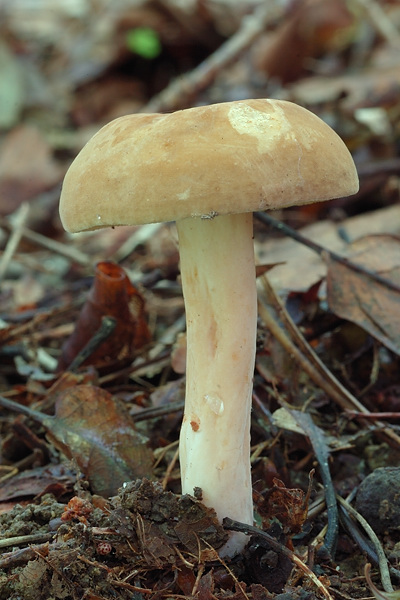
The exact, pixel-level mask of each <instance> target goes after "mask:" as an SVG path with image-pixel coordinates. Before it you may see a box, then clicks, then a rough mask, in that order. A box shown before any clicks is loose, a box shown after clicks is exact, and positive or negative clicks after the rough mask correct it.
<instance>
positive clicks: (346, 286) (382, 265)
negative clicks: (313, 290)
mask: <svg viewBox="0 0 400 600" xmlns="http://www.w3.org/2000/svg"><path fill="white" fill-rule="evenodd" d="M347 258H348V259H349V260H351V261H352V262H353V263H357V264H359V265H361V266H363V267H365V268H367V269H369V270H371V271H373V272H375V273H377V274H379V275H381V276H382V277H384V278H385V279H387V280H389V281H391V282H393V283H394V284H397V285H398V286H399V288H400V238H399V237H397V236H391V235H371V236H367V237H364V238H361V239H359V240H357V241H355V242H353V243H352V244H351V247H350V252H349V254H348V255H347ZM325 262H326V264H327V266H328V274H327V292H328V302H329V307H330V309H331V310H332V311H333V312H334V313H335V314H336V315H338V316H339V317H341V318H343V319H346V320H348V321H351V322H353V323H356V324H357V325H359V326H360V327H362V328H363V329H364V330H365V331H367V332H368V333H370V334H371V335H372V336H373V337H374V338H376V339H377V340H379V341H380V342H381V343H382V344H383V345H384V346H386V347H387V348H389V349H390V350H392V352H395V353H396V354H400V319H399V312H400V291H398V290H397V291H396V289H391V288H390V287H389V286H387V285H385V284H384V283H382V282H380V281H376V280H374V279H371V278H370V277H368V275H366V274H365V273H362V272H357V271H355V270H353V269H350V268H349V267H348V266H347V265H346V264H343V263H338V262H337V261H336V260H334V259H333V258H332V257H331V256H329V255H326V257H325Z"/></svg>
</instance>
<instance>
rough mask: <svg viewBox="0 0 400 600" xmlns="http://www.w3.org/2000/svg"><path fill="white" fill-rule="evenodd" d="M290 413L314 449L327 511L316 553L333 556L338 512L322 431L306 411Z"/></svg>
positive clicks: (327, 451) (337, 529) (337, 528)
mask: <svg viewBox="0 0 400 600" xmlns="http://www.w3.org/2000/svg"><path fill="white" fill-rule="evenodd" d="M290 414H291V415H292V416H293V418H294V419H295V421H296V422H297V423H298V424H299V425H300V427H301V428H302V429H303V431H304V433H305V434H306V435H307V437H308V439H309V440H310V443H311V446H312V448H313V450H314V454H315V458H316V459H317V461H318V465H319V470H320V473H321V479H322V483H323V486H324V493H325V502H326V508H327V513H328V527H327V530H326V535H325V540H324V545H323V546H322V547H321V548H320V549H319V550H318V554H319V556H321V557H323V558H326V556H325V555H326V554H328V557H329V558H333V556H334V554H335V548H336V544H337V535H338V531H339V512H338V507H337V502H336V498H335V488H334V487H333V483H332V477H331V473H330V471H329V465H328V459H329V450H328V447H327V445H326V442H325V439H324V436H323V433H322V432H321V430H320V429H319V427H317V426H316V425H315V424H314V422H313V420H312V419H311V416H310V415H309V414H308V413H302V412H300V411H298V410H290Z"/></svg>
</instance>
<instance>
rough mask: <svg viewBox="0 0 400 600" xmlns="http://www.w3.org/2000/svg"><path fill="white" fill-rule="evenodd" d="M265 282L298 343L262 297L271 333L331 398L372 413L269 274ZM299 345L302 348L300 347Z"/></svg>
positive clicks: (390, 435)
mask: <svg viewBox="0 0 400 600" xmlns="http://www.w3.org/2000/svg"><path fill="white" fill-rule="evenodd" d="M262 282H263V285H264V289H265V292H266V295H267V300H268V302H269V304H270V306H273V307H274V310H275V311H276V312H277V314H278V319H279V321H281V322H282V323H283V324H284V325H285V326H286V327H287V329H288V330H289V332H290V334H291V336H292V337H293V339H294V340H295V342H296V343H294V342H293V341H292V339H290V338H289V336H288V335H287V333H286V332H285V331H284V330H283V328H282V327H280V325H279V323H278V322H277V319H275V318H274V316H273V315H272V313H271V309H269V308H268V307H267V306H266V305H265V304H264V303H263V302H262V301H261V300H259V304H258V306H259V309H258V310H259V314H260V317H261V318H262V320H263V321H264V323H265V324H266V325H267V327H268V329H269V330H270V331H271V333H272V335H273V336H274V337H275V338H276V339H277V340H278V341H279V343H280V344H281V345H282V346H283V347H284V348H285V350H287V352H288V353H289V354H290V355H291V356H293V358H294V359H295V360H296V361H297V362H298V363H299V364H300V366H301V367H302V368H303V369H304V371H305V372H306V373H307V375H309V376H310V377H311V379H312V380H313V381H314V383H316V384H317V385H318V386H319V387H320V388H321V389H322V390H324V392H325V393H326V394H327V395H328V396H329V397H330V398H332V400H334V401H335V402H336V403H337V404H338V405H339V406H341V408H343V409H344V410H348V409H350V410H355V411H357V412H360V413H364V414H367V415H368V414H370V411H369V410H368V409H367V408H365V406H364V405H363V404H362V403H361V402H360V401H359V400H357V398H356V397H355V396H353V394H351V392H349V390H347V389H346V388H345V387H344V386H343V385H342V384H341V383H340V381H339V380H338V379H336V377H335V376H334V375H333V373H331V372H330V371H329V369H328V368H327V367H326V366H325V365H324V363H323V362H322V361H321V360H320V358H319V357H318V356H317V355H316V354H315V352H314V350H313V349H312V348H311V346H310V345H309V344H308V343H307V341H306V340H305V338H304V337H303V335H302V334H301V332H300V331H299V329H298V327H296V325H295V324H294V322H293V321H292V319H291V317H290V315H289V314H288V312H287V310H286V309H285V307H284V305H283V303H282V301H281V300H280V298H279V297H278V296H277V294H276V293H275V290H274V289H273V287H272V285H271V284H270V282H269V280H268V278H267V277H266V276H265V275H264V276H263V277H262ZM298 346H299V347H300V349H299V347H298ZM376 424H377V425H378V426H380V427H381V432H382V434H384V435H385V437H386V438H389V440H391V442H392V443H393V442H394V443H395V444H396V445H397V446H400V438H399V436H398V435H397V434H396V433H395V432H394V431H393V430H392V429H390V428H389V427H386V426H385V425H384V424H383V423H380V422H379V421H378V422H377V423H376Z"/></svg>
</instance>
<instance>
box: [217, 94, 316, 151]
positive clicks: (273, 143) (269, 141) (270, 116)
mask: <svg viewBox="0 0 400 600" xmlns="http://www.w3.org/2000/svg"><path fill="white" fill-rule="evenodd" d="M269 105H270V107H271V112H270V113H266V112H262V111H259V110H256V109H255V108H252V107H251V106H249V105H248V104H246V103H245V102H240V103H235V104H233V105H232V106H231V108H230V109H229V112H228V119H229V122H230V124H231V125H232V127H233V128H234V129H235V130H236V131H237V132H238V133H240V134H241V135H243V134H246V135H251V136H253V137H255V138H256V139H257V143H258V151H259V152H260V154H265V153H269V154H271V153H272V152H274V151H275V150H276V148H277V146H278V144H279V142H280V141H281V140H284V141H289V142H290V141H293V142H294V143H297V144H298V143H300V144H302V145H303V146H304V147H305V148H307V149H309V148H310V147H311V145H312V144H311V143H312V141H314V139H315V138H316V137H320V135H319V132H316V131H314V130H312V129H309V128H303V127H302V126H301V125H300V124H296V125H295V127H294V126H293V125H292V123H291V122H290V121H289V119H288V118H287V117H286V115H285V111H284V109H283V107H282V106H280V105H279V104H278V103H276V102H274V103H272V102H271V103H269Z"/></svg>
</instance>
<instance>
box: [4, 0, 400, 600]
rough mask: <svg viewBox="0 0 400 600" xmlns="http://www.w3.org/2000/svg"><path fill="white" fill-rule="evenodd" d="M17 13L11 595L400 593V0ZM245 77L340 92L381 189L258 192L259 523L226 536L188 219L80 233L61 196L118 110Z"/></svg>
mask: <svg viewBox="0 0 400 600" xmlns="http://www.w3.org/2000/svg"><path fill="white" fill-rule="evenodd" d="M49 2H50V4H49ZM50 8H51V10H50ZM0 21H1V28H0V74H1V76H0V104H1V111H0V286H1V287H0V534H1V538H0V549H1V555H0V600H17V599H23V600H31V599H32V600H33V599H34V600H50V599H52V598H55V599H63V600H80V599H85V600H112V599H121V600H128V599H135V600H141V599H146V600H147V599H148V600H151V599H153V598H157V599H158V598H160V599H161V598H171V599H172V598H177V599H178V598H184V597H185V598H198V599H199V600H213V599H222V598H229V599H230V600H245V599H253V600H264V599H268V598H271V599H276V600H295V599H301V600H312V599H314V598H326V599H331V600H332V599H335V600H356V599H360V600H361V599H362V600H367V599H368V598H377V599H379V600H394V599H395V598H399V597H400V591H399V590H400V585H399V584H400V566H399V563H400V467H399V464H400V430H399V416H400V379H399V373H400V316H399V315H400V310H399V307H400V202H399V199H400V4H399V2H398V1H396V0H381V1H380V2H378V1H377V0H369V1H368V2H367V1H366V0H347V1H345V0H329V2H327V1H326V0H296V1H295V2H281V1H278V0H271V1H270V2H268V3H263V2H261V3H259V4H257V3H256V2H250V1H244V0H243V1H240V0H237V1H233V2H229V1H228V0H218V1H217V0H215V1H214V2H203V1H200V0H192V1H190V2H189V1H188V2H187V3H186V4H185V3H182V2H178V1H177V0H169V1H167V0H157V1H156V0H154V1H150V0H149V1H143V2H133V1H128V0H118V1H117V0H116V1H115V2H112V3H109V2H107V1H106V0H97V1H96V2H95V1H93V2H89V0H87V1H85V0H77V1H76V2H71V3H69V2H66V3H64V2H59V3H54V2H51V1H50V0H47V1H46V0H41V1H40V2H37V3H32V2H29V1H28V0H20V1H19V2H15V3H3V4H0ZM245 98H278V99H284V100H289V101H292V102H295V103H297V104H300V105H302V106H304V107H306V108H308V109H309V110H311V111H312V112H314V113H316V114H317V115H318V116H320V117H321V118H322V119H323V120H324V121H326V122H327V123H328V124H329V125H330V126H331V127H332V128H333V129H334V130H335V131H336V132H337V133H338V134H339V135H340V137H341V138H342V139H343V140H344V141H345V143H346V145H347V147H348V148H349V150H350V151H351V153H352V155H353V158H354V161H355V163H356V166H357V171H358V174H359V178H360V190H359V192H358V193H357V194H355V195H353V196H351V197H348V198H339V199H336V200H332V201H329V202H327V203H320V204H314V205H312V206H306V207H295V208H289V209H284V210H279V211H275V212H274V213H269V216H268V215H267V217H265V218H263V216H262V215H261V216H259V215H256V216H255V219H254V244H255V253H256V261H257V279H258V284H259V285H258V293H259V319H258V333H257V355H256V367H255V374H254V389H253V410H252V422H251V465H252V477H253V498H254V507H255V525H254V527H252V528H247V529H246V528H245V531H246V532H247V533H248V534H249V542H248V544H247V546H246V548H245V550H244V551H243V552H242V553H241V554H239V555H238V556H235V557H234V558H232V559H227V558H221V557H220V556H219V554H218V548H220V547H221V546H222V545H223V544H224V542H225V540H226V539H227V536H229V531H230V530H234V529H236V530H237V529H238V530H243V525H242V524H240V523H237V522H225V523H224V524H221V523H219V522H218V520H217V519H216V516H215V513H214V512H213V510H212V509H210V508H207V507H206V506H204V504H203V503H202V502H201V493H200V492H199V494H198V496H196V497H191V496H187V495H184V496H182V495H181V494H180V491H181V489H180V472H179V457H178V439H179V430H180V423H181V420H182V413H183V405H184V399H185V368H186V360H185V356H186V338H185V313H184V303H183V298H182V289H181V283H180V275H179V252H178V245H177V238H176V232H175V228H174V225H173V224H170V223H168V224H160V225H158V224H149V225H144V226H142V227H134V226H132V227H130V226H129V227H116V228H107V229H98V230H95V231H91V232H86V233H82V234H77V235H70V234H67V233H66V232H65V231H64V230H63V227H62V225H61V221H60V217H59V214H58V206H59V198H60V190H61V184H62V181H63V178H64V175H65V173H66V172H67V170H68V167H69V166H70V164H71V162H72V161H73V159H74V158H75V156H76V155H77V154H78V152H79V151H80V150H81V149H82V147H83V146H84V144H85V143H86V142H87V141H88V140H89V139H90V138H91V137H92V135H93V134H94V133H95V132H96V131H97V130H98V129H99V128H100V127H101V126H102V125H104V124H105V123H107V122H108V121H110V120H112V119H113V118H116V117H119V116H123V115H126V114H129V113H136V112H143V113H146V112H165V113H168V112H173V111H175V110H179V109H184V108H190V107H194V106H201V105H208V104H213V103H220V102H226V101H234V100H242V99H245ZM382 590H383V591H382ZM396 590H397V591H396Z"/></svg>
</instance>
